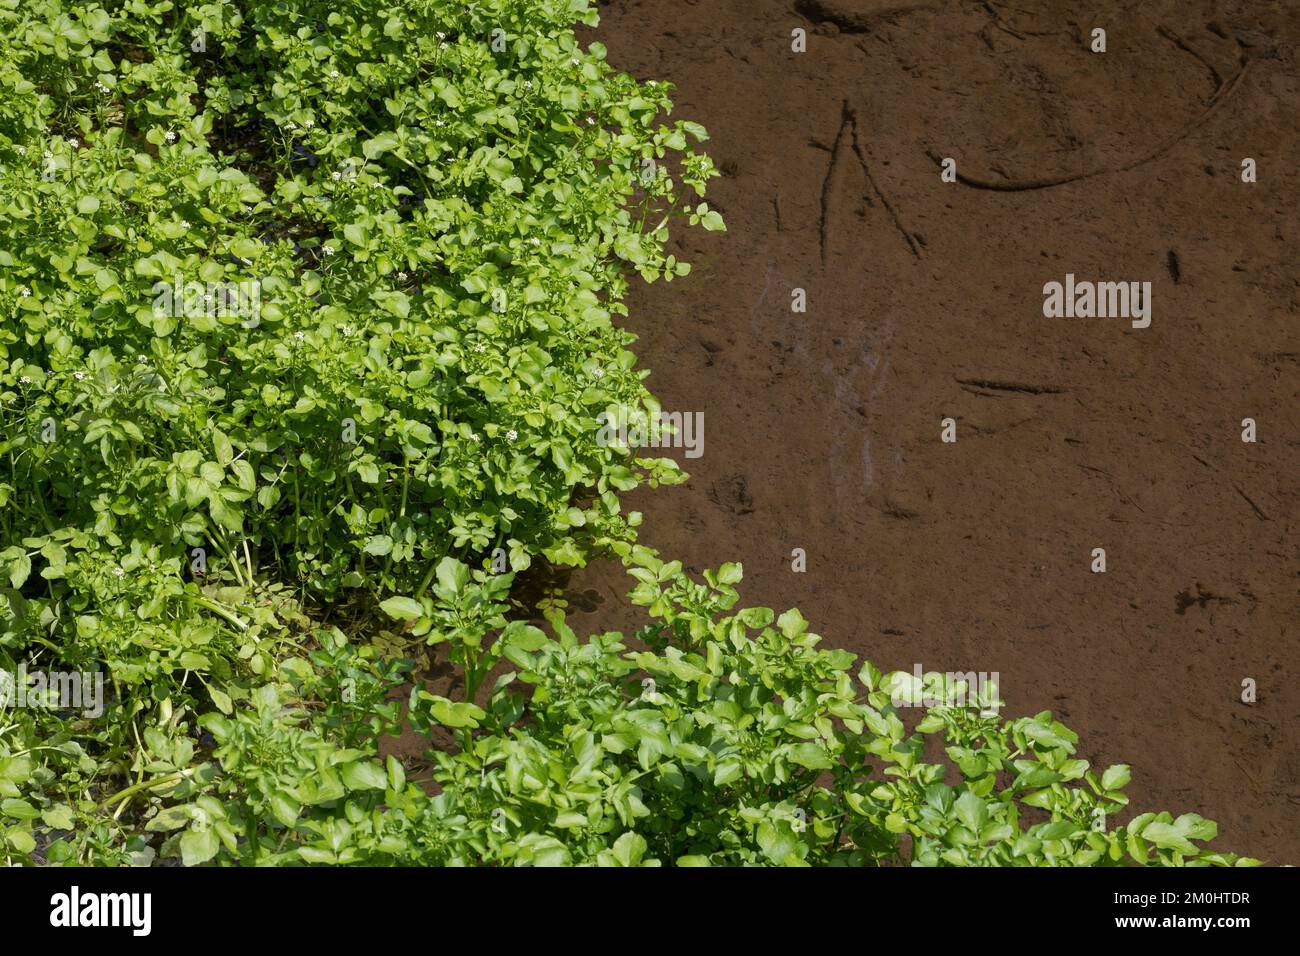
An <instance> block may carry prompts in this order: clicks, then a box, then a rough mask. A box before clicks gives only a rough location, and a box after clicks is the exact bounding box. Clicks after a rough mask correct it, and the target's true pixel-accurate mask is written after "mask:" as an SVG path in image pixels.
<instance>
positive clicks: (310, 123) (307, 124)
mask: <svg viewBox="0 0 1300 956" xmlns="http://www.w3.org/2000/svg"><path fill="white" fill-rule="evenodd" d="M302 125H303V126H305V127H307V128H308V129H311V128H312V127H313V126H315V125H316V121H315V120H303V124H302Z"/></svg>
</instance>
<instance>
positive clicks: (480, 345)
mask: <svg viewBox="0 0 1300 956" xmlns="http://www.w3.org/2000/svg"><path fill="white" fill-rule="evenodd" d="M474 351H475V352H486V351H487V346H486V345H484V344H483V343H482V342H478V343H477V344H475V346H474Z"/></svg>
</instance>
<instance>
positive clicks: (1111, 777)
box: [1101, 763, 1132, 792]
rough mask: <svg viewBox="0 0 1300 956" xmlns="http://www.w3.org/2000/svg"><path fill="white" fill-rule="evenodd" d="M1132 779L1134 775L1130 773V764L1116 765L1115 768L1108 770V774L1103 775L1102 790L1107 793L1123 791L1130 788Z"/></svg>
mask: <svg viewBox="0 0 1300 956" xmlns="http://www.w3.org/2000/svg"><path fill="white" fill-rule="evenodd" d="M1131 778H1132V774H1131V773H1130V772H1129V765H1128V764H1126V763H1119V764H1115V766H1113V767H1109V768H1107V770H1106V772H1105V773H1104V774H1102V775H1101V789H1102V790H1105V791H1107V792H1110V791H1112V790H1123V789H1124V788H1125V787H1127V786H1128V783H1129V780H1130V779H1131Z"/></svg>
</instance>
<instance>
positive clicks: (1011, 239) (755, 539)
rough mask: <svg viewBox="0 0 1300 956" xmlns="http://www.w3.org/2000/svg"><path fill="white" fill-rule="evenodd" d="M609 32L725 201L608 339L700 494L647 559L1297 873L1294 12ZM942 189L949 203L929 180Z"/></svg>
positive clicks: (1034, 9) (1108, 6) (760, 0)
mask: <svg viewBox="0 0 1300 956" xmlns="http://www.w3.org/2000/svg"><path fill="white" fill-rule="evenodd" d="M1286 7H1290V10H1289V11H1287V10H1285V8H1286ZM602 13H603V22H602V25H601V27H600V29H599V30H598V31H597V32H596V33H595V36H597V37H598V38H599V39H600V40H601V41H602V42H603V43H605V44H606V45H607V46H608V47H609V50H610V59H611V60H612V62H613V63H614V64H615V65H617V66H619V67H621V68H623V69H626V70H628V71H629V72H632V73H634V74H635V75H637V76H639V77H642V78H645V79H652V78H653V79H663V80H668V81H670V82H672V83H674V84H675V85H676V86H677V95H676V102H677V106H678V114H679V115H680V116H682V117H684V118H690V119H694V120H697V121H699V122H702V123H704V124H705V125H706V126H707V127H708V128H709V130H710V132H711V134H712V143H711V152H712V155H713V156H714V158H715V161H716V162H717V163H718V164H719V166H720V167H721V168H722V169H723V170H724V171H725V172H726V176H725V177H724V178H722V179H720V180H717V181H716V184H715V185H714V187H713V188H712V189H711V190H710V196H709V198H710V200H711V201H713V202H714V203H715V205H716V206H717V207H718V208H720V209H721V210H722V212H723V213H724V215H725V216H726V219H727V223H728V226H729V232H727V233H725V234H721V233H719V234H704V233H702V232H700V231H699V230H692V231H691V232H690V233H689V234H685V235H683V236H682V238H681V240H680V243H679V245H680V250H681V253H680V254H682V255H683V256H684V257H685V258H687V259H689V260H690V261H692V262H693V263H694V265H695V271H694V273H693V274H692V275H691V276H690V277H689V278H687V279H685V280H681V281H677V282H674V283H672V284H671V285H664V284H657V285H654V286H644V285H638V286H636V288H635V289H634V292H633V294H632V297H631V300H630V303H629V305H630V307H631V320H630V322H629V326H630V328H631V329H632V330H633V331H635V332H636V333H638V334H639V335H640V336H641V341H640V343H639V345H638V347H637V348H638V350H639V354H640V356H641V359H642V361H643V363H644V364H645V366H646V367H648V368H650V369H652V370H653V371H654V374H653V376H652V377H651V379H650V381H649V384H650V386H651V388H652V389H653V390H654V391H655V392H656V394H657V395H658V396H659V397H660V398H661V400H662V401H663V404H664V408H665V409H666V410H672V411H703V412H704V413H705V421H706V426H707V427H706V429H705V454H704V456H703V457H702V458H699V459H695V460H690V461H687V460H685V459H684V458H682V457H681V456H682V453H681V452H680V451H677V452H673V455H674V457H677V458H678V459H679V460H680V461H682V463H683V464H684V465H685V466H686V467H687V468H688V470H689V471H690V472H691V473H692V476H693V478H692V480H691V482H690V483H689V484H687V485H685V486H683V487H679V488H672V489H663V490H659V491H654V492H641V493H637V494H635V495H633V496H632V497H631V501H630V505H631V507H634V508H637V509H640V510H642V511H644V512H645V515H646V521H645V526H644V528H643V533H642V540H643V541H644V542H645V543H647V544H649V545H650V546H652V547H656V548H659V549H661V550H662V551H663V552H664V553H665V554H666V555H669V556H672V557H677V558H681V559H682V560H683V561H684V562H685V563H686V564H687V566H688V567H692V568H694V569H701V568H705V567H710V566H716V565H718V564H720V563H722V562H723V561H730V560H742V561H744V563H745V567H746V571H747V575H746V580H745V582H744V584H743V585H742V598H743V599H744V600H745V601H746V602H747V603H751V604H762V605H768V606H772V607H776V608H785V607H790V606H798V607H799V608H800V609H802V610H803V612H804V613H805V615H806V616H807V617H808V618H809V620H811V621H812V622H813V623H814V627H815V629H816V630H818V631H819V632H820V633H822V634H823V635H825V637H826V640H827V642H828V644H831V645H835V646H840V647H845V648H849V649H851V650H853V651H855V652H857V653H859V654H862V655H864V656H867V657H869V658H870V659H872V660H873V661H874V662H875V663H876V664H877V665H879V666H881V667H882V668H885V669H896V668H898V669H908V670H910V669H911V668H912V666H913V664H914V663H920V664H922V665H923V667H924V668H925V669H926V670H940V671H946V670H953V671H972V670H973V671H985V672H994V671H996V672H998V673H1000V674H1001V690H1002V696H1003V698H1004V699H1005V700H1006V702H1007V705H1008V707H1007V712H1008V713H1011V714H1030V713H1034V712H1036V711H1039V710H1043V709H1051V710H1052V711H1054V712H1055V713H1056V714H1057V715H1059V716H1060V717H1061V718H1062V719H1063V720H1064V721H1065V722H1066V723H1068V724H1069V725H1070V726H1071V727H1073V728H1074V729H1075V730H1077V731H1078V732H1079V733H1080V734H1081V736H1082V742H1081V746H1080V754H1081V756H1083V757H1084V758H1086V759H1088V760H1090V761H1092V762H1093V763H1094V764H1095V765H1100V766H1103V767H1104V766H1106V765H1108V764H1111V763H1118V762H1128V763H1131V764H1132V765H1133V768H1134V781H1133V783H1132V785H1131V787H1130V790H1129V792H1130V794H1131V796H1132V798H1133V805H1134V806H1135V807H1136V808H1140V809H1169V810H1171V811H1173V812H1175V813H1180V812H1186V811H1191V810H1194V811H1198V812H1201V813H1204V814H1205V815H1206V816H1209V817H1212V818H1213V819H1216V820H1218V821H1219V824H1220V829H1221V832H1222V834H1223V836H1222V837H1221V838H1220V840H1219V841H1218V844H1217V845H1219V846H1221V847H1223V848H1225V849H1232V850H1236V851H1238V852H1243V853H1248V854H1251V855H1254V856H1259V857H1262V858H1264V859H1266V860H1269V861H1273V862H1290V863H1300V827H1297V826H1296V820H1297V810H1298V808H1300V746H1298V745H1297V741H1296V739H1295V737H1294V736H1292V735H1291V734H1292V733H1293V732H1294V730H1295V728H1296V726H1297V717H1298V716H1300V692H1298V691H1297V689H1296V686H1295V682H1294V680H1293V679H1289V678H1288V675H1287V673H1286V671H1285V670H1284V665H1285V662H1286V661H1287V660H1291V661H1293V662H1294V660H1295V657H1296V650H1297V640H1296V621H1297V610H1300V604H1298V602H1297V567H1298V566H1300V564H1298V562H1297V548H1296V537H1295V530H1296V527H1295V525H1296V518H1297V511H1296V502H1297V488H1296V477H1297V475H1300V415H1298V413H1297V408H1300V405H1298V404H1297V392H1298V391H1300V386H1298V382H1300V375H1298V374H1297V363H1300V340H1298V338H1300V337H1298V335H1297V331H1296V325H1295V316H1296V313H1297V303H1298V302H1300V266H1298V265H1297V259H1296V250H1297V240H1298V238H1300V236H1298V235H1297V233H1300V217H1297V215H1296V211H1295V210H1296V208H1297V201H1298V200H1300V188H1297V175H1298V170H1297V167H1296V163H1295V157H1296V156H1297V154H1300V136H1298V135H1297V116H1298V112H1297V106H1298V105H1300V79H1298V78H1297V77H1298V71H1297V47H1296V41H1297V39H1298V38H1300V8H1297V7H1295V6H1294V5H1292V4H1283V3H1265V2H1249V3H1247V2H1235V0H1126V2H1098V3H1094V4H1081V3H1067V2H1058V0H1037V2H1034V0H1018V2H1017V3H1014V4H1012V3H1004V2H989V3H981V2H958V0H948V2H930V3H897V4H896V3H891V2H886V0H617V2H613V3H609V4H608V5H605V6H602ZM1095 26H1101V27H1104V28H1105V29H1106V30H1107V42H1108V52H1106V53H1104V54H1095V53H1092V52H1091V51H1090V50H1089V49H1088V43H1089V38H1090V34H1091V30H1092V28H1093V27H1095ZM795 28H803V29H805V30H807V31H808V50H807V52H806V53H802V54H797V53H792V52H791V50H790V43H791V36H790V34H791V30H793V29H795ZM947 156H951V157H954V158H955V159H956V160H957V163H958V166H957V171H958V173H959V174H960V177H961V181H959V182H957V183H944V182H941V180H940V175H939V167H938V165H937V160H939V159H941V158H942V157H947ZM1245 157H1251V158H1253V159H1255V160H1256V162H1257V163H1258V169H1259V181H1258V182H1257V183H1255V184H1244V183H1243V182H1242V181H1241V176H1240V172H1241V161H1242V159H1243V158H1245ZM1067 272H1072V273H1074V274H1075V275H1076V276H1077V277H1078V278H1079V279H1081V280H1083V279H1088V280H1097V281H1127V280H1134V281H1150V282H1151V283H1152V284H1153V286H1152V288H1153V292H1152V302H1153V318H1152V323H1151V326H1150V328H1147V329H1134V328H1131V327H1130V323H1129V320H1128V319H1126V318H1091V319H1084V318H1074V319H1070V318H1045V317H1044V316H1043V311H1042V309H1043V285H1044V283H1046V282H1049V281H1053V280H1055V281H1064V278H1065V274H1066V273H1067ZM796 287H798V288H803V289H806V290H807V295H808V311H807V313H806V314H795V313H792V311H791V305H790V303H791V290H792V289H794V288H796ZM948 416H951V417H952V418H954V419H955V420H956V421H957V435H958V441H957V442H956V443H955V444H945V443H943V442H941V441H940V421H941V419H943V418H944V417H948ZM1247 417H1249V418H1254V419H1255V420H1256V422H1257V423H1258V429H1259V441H1258V443H1256V444H1245V443H1243V442H1242V440H1241V424H1240V423H1241V420H1242V419H1243V418H1247ZM1097 547H1101V548H1105V550H1106V557H1107V564H1108V567H1107V571H1106V573H1104V574H1095V573H1092V571H1091V569H1090V565H1091V562H1092V556H1091V552H1092V549H1093V548H1097ZM794 548H803V549H805V550H806V552H807V562H808V564H807V571H806V573H802V574H801V573H795V572H794V571H792V569H791V552H792V549H794ZM626 580H627V579H625V578H624V577H623V576H622V574H621V571H620V570H619V569H618V568H617V567H616V566H612V565H610V564H605V565H593V566H592V567H589V568H587V569H585V570H583V571H582V572H580V573H578V574H576V575H575V576H574V578H573V580H572V582H571V587H572V590H573V592H574V596H575V598H576V599H577V600H576V601H575V604H577V605H579V611H578V614H577V615H576V616H577V618H578V621H580V622H581V623H582V624H585V625H587V626H588V628H589V629H592V630H598V629H603V628H605V627H617V626H625V625H627V624H628V623H629V622H635V621H636V615H635V614H634V613H633V612H632V610H631V609H629V606H628V604H627V602H626V601H625V600H624V598H623V594H624V593H625V592H626V591H627V589H628V587H627V584H626ZM597 602H599V603H597ZM575 623H577V622H575ZM1246 678H1250V679H1252V680H1254V681H1256V682H1257V684H1258V701H1257V702H1256V703H1254V704H1246V703H1242V702H1241V700H1240V697H1241V693H1242V681H1243V680H1244V679H1246ZM1288 728H1291V730H1290V731H1288Z"/></svg>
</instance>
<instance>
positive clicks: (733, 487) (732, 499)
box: [709, 475, 754, 515]
mask: <svg viewBox="0 0 1300 956" xmlns="http://www.w3.org/2000/svg"><path fill="white" fill-rule="evenodd" d="M709 500H710V501H712V502H713V503H714V504H715V505H717V506H718V507H719V508H721V509H722V510H723V511H729V512H731V513H732V514H734V515H747V514H753V513H754V499H753V497H752V496H751V495H750V493H749V482H748V481H747V480H746V479H745V476H744V475H730V476H728V477H726V478H723V479H722V480H720V481H715V482H714V483H713V486H712V487H711V488H710V489H709Z"/></svg>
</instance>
